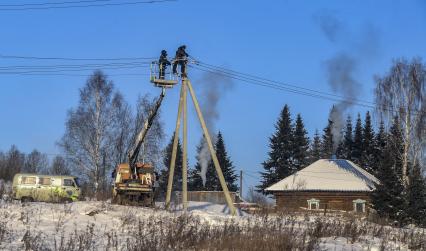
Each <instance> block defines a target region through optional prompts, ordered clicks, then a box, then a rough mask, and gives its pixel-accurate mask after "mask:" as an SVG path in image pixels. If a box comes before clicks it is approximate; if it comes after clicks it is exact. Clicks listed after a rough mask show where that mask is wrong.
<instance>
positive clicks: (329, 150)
mask: <svg viewBox="0 0 426 251" xmlns="http://www.w3.org/2000/svg"><path fill="white" fill-rule="evenodd" d="M332 128H333V121H331V120H328V125H327V126H326V127H325V128H324V130H323V131H324V134H323V135H322V140H321V158H323V159H331V158H332V157H333V155H334V149H333V148H334V141H333V132H332Z"/></svg>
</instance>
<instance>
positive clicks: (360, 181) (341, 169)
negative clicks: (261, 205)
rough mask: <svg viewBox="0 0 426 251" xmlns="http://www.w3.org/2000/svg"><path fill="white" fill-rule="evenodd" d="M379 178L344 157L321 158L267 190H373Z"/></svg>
mask: <svg viewBox="0 0 426 251" xmlns="http://www.w3.org/2000/svg"><path fill="white" fill-rule="evenodd" d="M377 183H379V181H378V179H377V178H376V177H374V176H373V175H371V174H370V173H368V172H367V171H365V170H364V169H362V168H361V167H359V166H357V165H356V164H354V163H353V162H351V161H349V160H344V159H320V160H318V161H316V162H314V163H312V164H311V165H309V166H307V167H305V168H304V169H302V170H300V171H298V172H296V173H294V174H293V175H290V176H288V177H287V178H284V179H282V180H281V181H279V182H277V183H275V184H273V185H272V186H270V187H268V188H266V189H265V190H266V191H272V192H273V191H347V192H349V191H372V190H373V189H374V188H375V184H377Z"/></svg>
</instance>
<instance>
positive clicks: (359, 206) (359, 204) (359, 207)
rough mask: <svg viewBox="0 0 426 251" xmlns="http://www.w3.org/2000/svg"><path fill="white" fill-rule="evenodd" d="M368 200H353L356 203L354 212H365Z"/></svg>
mask: <svg viewBox="0 0 426 251" xmlns="http://www.w3.org/2000/svg"><path fill="white" fill-rule="evenodd" d="M366 202H367V201H365V200H362V199H357V200H354V201H353V203H354V212H356V213H365V203H366Z"/></svg>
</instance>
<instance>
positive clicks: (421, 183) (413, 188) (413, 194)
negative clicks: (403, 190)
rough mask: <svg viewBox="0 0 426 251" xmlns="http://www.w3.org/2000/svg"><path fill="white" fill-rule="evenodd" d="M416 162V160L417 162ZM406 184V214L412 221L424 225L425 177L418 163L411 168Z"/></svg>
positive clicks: (425, 224)
mask: <svg viewBox="0 0 426 251" xmlns="http://www.w3.org/2000/svg"><path fill="white" fill-rule="evenodd" d="M417 163H418V162H417ZM409 178H410V179H409V183H408V186H407V200H408V210H407V214H408V215H409V216H410V217H411V220H412V222H413V223H415V224H417V225H418V226H420V227H426V179H425V178H424V177H423V174H422V171H421V168H420V166H419V165H416V166H414V167H413V168H411V173H410V175H409Z"/></svg>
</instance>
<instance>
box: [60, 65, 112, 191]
mask: <svg viewBox="0 0 426 251" xmlns="http://www.w3.org/2000/svg"><path fill="white" fill-rule="evenodd" d="M113 88H114V86H113V83H112V82H111V81H108V79H107V76H106V75H104V74H103V73H102V72H101V71H95V72H94V73H93V75H92V76H90V77H89V79H88V80H87V82H86V85H85V86H84V87H83V88H82V89H80V101H79V104H78V107H77V108H76V109H72V110H70V111H69V112H68V119H67V122H66V131H65V135H64V136H63V137H62V139H61V141H60V142H59V145H60V146H61V147H62V149H63V150H64V152H65V153H66V155H67V157H68V160H69V161H70V164H71V165H72V166H73V168H74V169H75V170H76V171H77V172H78V173H80V174H82V175H83V176H84V177H83V178H86V179H87V181H88V182H89V184H91V185H92V187H93V189H94V192H95V194H97V193H98V190H99V185H100V184H103V183H104V180H105V174H106V173H107V170H108V169H110V167H111V165H110V163H108V161H107V160H106V156H107V154H108V150H109V148H110V140H111V136H110V135H111V132H112V122H111V121H113V119H112V117H113V111H112V101H113V96H114V94H113Z"/></svg>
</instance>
